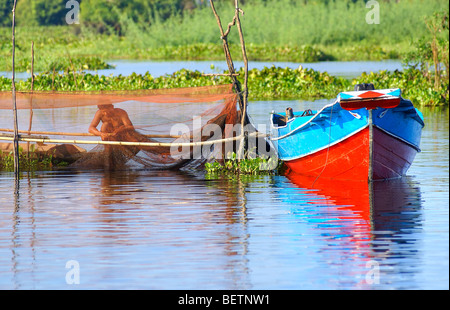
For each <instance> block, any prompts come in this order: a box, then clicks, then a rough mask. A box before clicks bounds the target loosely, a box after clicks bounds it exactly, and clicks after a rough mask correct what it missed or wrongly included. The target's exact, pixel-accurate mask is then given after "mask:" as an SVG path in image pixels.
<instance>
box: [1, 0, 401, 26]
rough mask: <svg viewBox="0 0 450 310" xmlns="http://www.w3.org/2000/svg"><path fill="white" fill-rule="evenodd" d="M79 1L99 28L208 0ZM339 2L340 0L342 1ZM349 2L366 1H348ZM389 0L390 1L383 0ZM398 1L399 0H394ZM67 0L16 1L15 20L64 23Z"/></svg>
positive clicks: (7, 10) (5, 22)
mask: <svg viewBox="0 0 450 310" xmlns="http://www.w3.org/2000/svg"><path fill="white" fill-rule="evenodd" d="M76 1H77V2H78V3H79V4H80V12H81V13H80V15H81V18H82V21H83V24H84V25H86V26H93V27H94V28H97V29H98V30H99V31H103V30H104V29H105V28H108V27H112V28H117V27H118V25H119V20H120V18H121V17H122V18H123V16H126V18H130V19H132V20H133V21H134V22H142V23H147V24H151V23H152V22H153V21H155V20H159V21H164V20H166V19H167V18H170V17H171V16H173V15H177V14H183V13H184V12H185V11H188V12H189V11H191V10H194V9H196V8H200V7H205V6H208V5H209V0H76ZM268 1H276V0H239V3H240V4H251V3H267V2H268ZM334 1H336V0H292V4H310V3H319V4H325V5H327V4H328V3H329V2H334ZM341 1H342V0H341ZM347 1H351V2H356V1H365V2H367V0H347ZM384 1H389V0H384ZM396 1H399V0H396ZM13 2H14V0H0V27H1V26H3V27H8V26H11V15H12V13H11V11H12V6H13ZM67 2H68V0H17V8H16V21H17V24H18V25H23V26H25V25H30V26H36V25H39V26H50V25H64V24H65V16H66V14H67V12H68V11H69V9H68V8H66V3H67ZM226 2H228V3H234V0H216V1H215V3H217V4H221V3H226Z"/></svg>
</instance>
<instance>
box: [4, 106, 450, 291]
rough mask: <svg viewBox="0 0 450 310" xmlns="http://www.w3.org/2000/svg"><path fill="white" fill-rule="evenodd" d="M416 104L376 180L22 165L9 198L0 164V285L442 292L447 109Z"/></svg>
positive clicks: (263, 119)
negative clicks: (413, 131)
mask: <svg viewBox="0 0 450 310" xmlns="http://www.w3.org/2000/svg"><path fill="white" fill-rule="evenodd" d="M326 102H327V101H316V102H300V101H288V102H284V101H278V102H254V103H250V107H251V108H250V113H251V115H252V118H253V121H254V122H255V124H260V123H267V117H268V113H269V112H270V111H271V110H272V109H274V110H279V109H282V110H284V108H285V107H286V106H292V107H293V108H294V110H295V109H300V108H304V107H308V106H316V107H317V106H318V105H323V104H324V103H326ZM423 112H424V115H425V123H426V127H425V129H424V132H423V138H422V145H421V146H422V150H423V151H422V153H420V154H418V156H417V157H416V160H415V162H414V164H413V166H412V167H411V169H410V171H409V175H408V176H407V177H405V178H403V179H402V180H396V181H389V182H377V183H374V185H373V186H372V187H369V186H361V184H359V185H355V184H341V183H339V184H329V183H328V184H327V183H326V182H318V183H316V184H315V186H314V188H313V189H311V182H309V181H308V180H303V179H301V178H299V177H295V176H264V177H244V178H241V179H238V180H236V179H220V178H212V177H208V176H205V175H204V174H203V173H202V172H153V171H126V172H114V173H108V172H103V171H84V172H75V171H52V172H35V173H28V174H27V173H24V174H22V178H21V179H20V184H19V191H18V195H17V196H15V195H14V194H13V192H14V189H15V187H14V178H13V175H12V174H11V173H5V172H2V173H0V289H448V288H449V278H448V275H449V268H448V266H449V263H448V262H449V256H448V253H449V229H448V228H449V225H448V224H449V212H448V204H449V195H448V193H449V190H448V189H449V157H448V155H449V146H448V145H449V144H448V141H449V125H448V124H449V119H448V110H447V111H444V112H442V111H441V112H438V111H433V110H430V109H424V110H423ZM72 260H74V261H76V262H77V263H78V265H79V276H80V277H79V284H68V283H67V281H66V276H67V275H68V273H69V274H70V272H72V271H74V269H73V268H74V267H73V265H68V266H67V267H68V268H66V264H67V263H68V262H70V261H72ZM70 279H72V278H70V277H69V283H70ZM73 279H75V278H73Z"/></svg>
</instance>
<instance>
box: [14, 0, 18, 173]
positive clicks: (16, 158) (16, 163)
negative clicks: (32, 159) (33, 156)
mask: <svg viewBox="0 0 450 310" xmlns="http://www.w3.org/2000/svg"><path fill="white" fill-rule="evenodd" d="M16 3H17V0H14V4H13V9H12V100H13V114H14V174H15V175H16V176H18V175H19V132H18V130H19V128H18V125H17V104H16V83H15V74H16V72H15V53H16V49H15V46H16V38H15V30H16V29H15V23H16Z"/></svg>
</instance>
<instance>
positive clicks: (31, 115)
mask: <svg viewBox="0 0 450 310" xmlns="http://www.w3.org/2000/svg"><path fill="white" fill-rule="evenodd" d="M33 91H34V41H31V98H30V123H29V124H28V134H30V132H31V127H32V124H33ZM27 160H28V161H29V160H30V142H27Z"/></svg>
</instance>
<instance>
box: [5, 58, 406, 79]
mask: <svg viewBox="0 0 450 310" xmlns="http://www.w3.org/2000/svg"><path fill="white" fill-rule="evenodd" d="M107 63H109V64H111V65H113V66H114V68H112V69H104V70H96V71H86V72H88V73H92V74H99V75H105V76H109V75H113V76H117V75H119V74H121V75H125V76H128V75H130V74H132V73H133V72H134V73H136V74H145V73H146V72H147V71H148V72H150V74H151V75H152V76H153V77H159V76H163V75H166V74H172V73H173V72H176V71H179V70H181V69H187V70H192V71H195V70H198V71H200V72H203V73H222V72H223V71H224V70H228V67H227V64H226V62H225V61H148V60H143V61H139V60H110V61H107ZM234 65H235V68H236V69H239V68H241V67H243V65H244V64H243V62H242V61H236V62H235V63H234ZM272 66H275V67H281V68H292V69H297V68H298V67H299V66H302V67H304V68H308V69H314V70H316V71H321V72H324V71H326V72H328V73H329V74H330V75H334V76H340V77H345V78H355V77H358V76H359V75H361V73H363V72H367V73H369V72H378V71H380V70H388V71H395V70H402V64H401V61H398V60H382V61H344V62H342V61H322V62H314V63H297V62H279V61H275V62H263V61H255V62H253V61H252V62H250V63H249V69H250V70H251V69H258V70H261V69H263V68H264V67H268V68H270V67H272ZM0 75H3V76H6V77H9V78H11V76H12V74H11V72H0ZM30 76H31V74H30V73H27V72H18V73H16V78H17V79H26V78H29V77H30Z"/></svg>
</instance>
